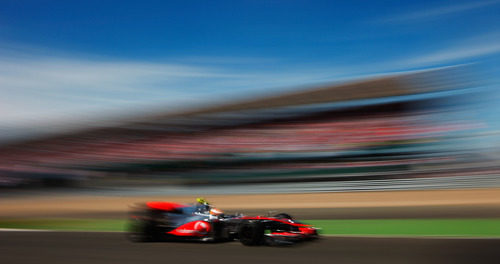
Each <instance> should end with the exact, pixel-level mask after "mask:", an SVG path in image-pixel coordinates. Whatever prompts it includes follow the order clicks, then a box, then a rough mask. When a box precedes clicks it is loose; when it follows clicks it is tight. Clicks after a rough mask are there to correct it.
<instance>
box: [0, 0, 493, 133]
mask: <svg viewBox="0 0 500 264" xmlns="http://www.w3.org/2000/svg"><path fill="white" fill-rule="evenodd" d="M499 58H500V0H478V1H463V0H457V1H345V2H339V1H293V0H292V1H255V0H254V1H216V0H213V1H102V0H101V1H41V0H38V1H23V0H17V1H2V3H1V4H0V94H1V96H0V112H1V113H2V115H1V116H0V133H9V131H15V130H17V129H19V128H21V127H30V128H34V129H39V130H40V131H44V130H50V129H51V128H52V127H53V124H60V123H70V122H74V123H81V122H83V121H86V122H88V121H90V120H98V119H100V118H105V117H106V116H116V115H122V114H131V113H140V112H142V111H154V110H155V109H164V110H168V111H173V110H176V109H181V108H191V107H195V106H198V105H200V104H204V103H207V102H217V101H228V100H229V99H231V98H244V97H247V96H257V95H262V94H266V93H269V92H280V91H284V90H288V89H296V88H297V87H302V86H307V85H314V84H318V83H325V82H335V81H343V80H347V79H354V78H363V77H367V76H373V75H380V74H390V73H394V72H405V71H411V70H416V69H425V68H432V67H439V66H448V65H455V64H462V63H470V62H480V63H481V67H482V68H483V69H485V71H484V72H485V73H486V74H487V75H488V76H490V77H489V79H488V81H490V82H494V83H498V80H499V79H498V77H496V76H499V75H500V63H499V61H500V60H499Z"/></svg>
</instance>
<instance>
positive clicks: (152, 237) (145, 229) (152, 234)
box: [127, 219, 159, 242]
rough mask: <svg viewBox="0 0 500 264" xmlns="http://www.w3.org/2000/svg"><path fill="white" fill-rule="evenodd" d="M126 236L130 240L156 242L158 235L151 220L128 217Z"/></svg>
mask: <svg viewBox="0 0 500 264" xmlns="http://www.w3.org/2000/svg"><path fill="white" fill-rule="evenodd" d="M127 238H128V239H129V240H130V241H132V242H157V241H159V235H158V232H157V228H156V225H155V223H154V222H153V221H145V220H142V219H130V220H129V223H128V232H127Z"/></svg>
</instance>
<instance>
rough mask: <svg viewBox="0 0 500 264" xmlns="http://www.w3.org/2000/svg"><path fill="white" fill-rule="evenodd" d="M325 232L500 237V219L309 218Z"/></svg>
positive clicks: (330, 233)
mask: <svg viewBox="0 0 500 264" xmlns="http://www.w3.org/2000/svg"><path fill="white" fill-rule="evenodd" d="M305 222H307V223H309V224H312V225H314V226H316V227H319V228H321V233H322V234H325V235H360V236H366V235H373V236H464V237H500V219H355V220H309V221H305Z"/></svg>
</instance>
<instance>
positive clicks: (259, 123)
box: [0, 66, 500, 191]
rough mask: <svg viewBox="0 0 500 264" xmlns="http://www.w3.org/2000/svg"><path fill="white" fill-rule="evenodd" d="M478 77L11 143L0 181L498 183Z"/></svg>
mask: <svg viewBox="0 0 500 264" xmlns="http://www.w3.org/2000/svg"><path fill="white" fill-rule="evenodd" d="M477 79H478V74H477V72H475V70H474V68H473V67H471V66H462V67H448V68H441V69H437V70H429V71H420V72H414V73H406V74H400V75H392V76H385V77H379V78H375V79H368V80H361V81H352V82H348V83H344V84H335V85H325V86H322V87H316V88H310V89H304V90H302V91H297V92H294V93H289V94H279V95H275V96H270V97H265V98H257V99H251V100H246V101H238V102H231V101H228V102H227V104H223V105H214V106H211V107H205V108H194V109H193V110H191V111H185V112H182V113H176V114H163V113H161V112H160V113H157V114H155V115H149V116H144V117H141V118H137V117H136V118H134V119H132V120H130V121H127V122H123V123H122V124H121V125H115V126H110V127H105V128H99V129H87V130H82V131H80V132H72V133H65V134H64V133H63V134H60V135H56V136H51V137H46V138H37V139H31V140H26V141H22V142H12V143H8V144H5V145H3V146H2V147H1V152H0V153H1V154H0V176H1V178H0V184H2V185H11V186H15V185H23V184H29V183H31V182H37V181H38V182H40V181H41V182H43V183H47V184H56V185H60V184H65V183H73V182H78V181H80V180H83V179H86V180H88V182H87V183H90V184H92V183H93V182H95V181H99V182H102V181H103V180H104V181H106V180H112V181H114V182H115V183H117V182H118V180H121V182H122V183H127V182H132V183H134V184H136V183H137V182H139V183H144V184H148V182H149V183H151V180H155V181H161V182H162V183H164V184H172V183H189V184H196V183H220V182H226V183H241V182H271V181H279V182H286V181H301V182H306V181H310V182H314V181H319V180H321V181H325V180H335V179H343V180H348V179H351V180H352V179H359V180H361V179H370V180H382V179H385V178H387V177H388V176H390V177H391V178H402V179H409V178H421V177H446V176H461V175H463V174H464V173H465V174H467V175H468V176H471V177H472V175H481V177H483V178H486V179H487V178H488V176H487V175H496V174H498V172H499V171H500V170H499V169H500V168H499V167H498V165H497V163H498V162H497V161H498V155H497V153H498V148H497V147H498V145H495V144H497V143H498V135H499V133H498V130H497V129H496V128H495V126H496V124H492V122H491V120H489V119H488V118H486V117H487V116H488V111H489V109H488V106H487V103H488V100H487V98H488V97H489V96H490V95H489V94H490V93H491V92H492V89H491V88H488V86H487V85H485V84H483V83H481V82H479V81H478V80H477ZM456 180H457V178H449V183H450V185H452V186H455V185H453V184H451V183H453V182H456ZM445 182H446V181H445ZM379 183H381V184H383V182H379ZM491 183H492V184H494V185H495V184H496V185H498V184H499V182H498V177H491ZM388 184H390V182H389V183H388ZM478 184H480V183H478ZM305 186H306V185H304V191H307V190H308V189H307V188H306V187H305ZM480 186H482V185H481V184H480V185H477V186H475V185H474V184H473V183H471V184H469V185H466V184H462V185H460V187H480ZM294 191H300V189H298V190H297V189H295V190H294Z"/></svg>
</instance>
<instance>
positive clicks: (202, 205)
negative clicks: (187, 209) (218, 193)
mask: <svg viewBox="0 0 500 264" xmlns="http://www.w3.org/2000/svg"><path fill="white" fill-rule="evenodd" d="M196 202H198V205H196V208H197V209H196V210H197V211H198V212H202V213H205V214H206V213H209V212H210V204H209V203H208V202H207V200H205V199H204V198H196Z"/></svg>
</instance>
